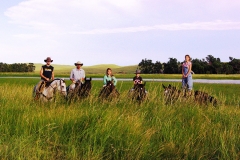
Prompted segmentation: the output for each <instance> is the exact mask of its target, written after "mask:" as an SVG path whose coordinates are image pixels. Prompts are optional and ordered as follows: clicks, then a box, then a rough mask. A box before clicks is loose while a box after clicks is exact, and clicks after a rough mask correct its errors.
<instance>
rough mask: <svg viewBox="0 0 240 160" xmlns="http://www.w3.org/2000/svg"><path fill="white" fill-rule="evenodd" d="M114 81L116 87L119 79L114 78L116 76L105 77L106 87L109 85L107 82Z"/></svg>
mask: <svg viewBox="0 0 240 160" xmlns="http://www.w3.org/2000/svg"><path fill="white" fill-rule="evenodd" d="M112 80H113V84H114V86H116V85H117V79H116V78H115V77H114V76H110V75H108V76H107V75H105V76H104V77H103V84H104V85H106V84H107V81H112Z"/></svg>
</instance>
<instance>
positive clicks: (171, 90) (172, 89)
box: [162, 84, 181, 95]
mask: <svg viewBox="0 0 240 160" xmlns="http://www.w3.org/2000/svg"><path fill="white" fill-rule="evenodd" d="M162 86H163V89H164V95H172V94H174V93H175V92H177V93H180V92H181V91H180V90H177V88H176V87H175V86H172V85H171V84H169V85H168V86H165V85H164V84H162Z"/></svg>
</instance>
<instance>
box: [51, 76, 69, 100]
mask: <svg viewBox="0 0 240 160" xmlns="http://www.w3.org/2000/svg"><path fill="white" fill-rule="evenodd" d="M50 85H51V87H53V88H54V89H55V90H58V91H59V92H60V93H61V94H62V95H64V96H67V89H66V83H65V80H64V79H62V78H60V79H54V80H53V81H52V83H51V84H50Z"/></svg>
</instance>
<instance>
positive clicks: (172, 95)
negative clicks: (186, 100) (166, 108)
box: [162, 84, 184, 104]
mask: <svg viewBox="0 0 240 160" xmlns="http://www.w3.org/2000/svg"><path fill="white" fill-rule="evenodd" d="M162 86H163V89H164V99H165V101H166V104H173V103H174V102H176V101H177V100H178V99H179V98H180V97H183V96H184V93H183V92H182V91H181V90H178V89H177V88H176V87H175V86H172V85H171V84H169V85H168V86H164V85H163V84H162Z"/></svg>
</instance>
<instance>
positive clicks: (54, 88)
mask: <svg viewBox="0 0 240 160" xmlns="http://www.w3.org/2000/svg"><path fill="white" fill-rule="evenodd" d="M55 80H59V81H60V88H61V93H62V82H63V83H65V82H64V80H62V79H54V80H53V81H55ZM53 81H52V82H53ZM52 82H51V83H50V85H49V86H50V87H51V88H52V89H53V91H54V92H55V90H56V88H57V85H56V86H55V87H53V86H52ZM40 94H41V95H43V97H45V98H46V99H47V100H48V101H49V100H51V99H52V98H53V97H49V98H48V97H47V96H46V95H45V94H43V93H40Z"/></svg>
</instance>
